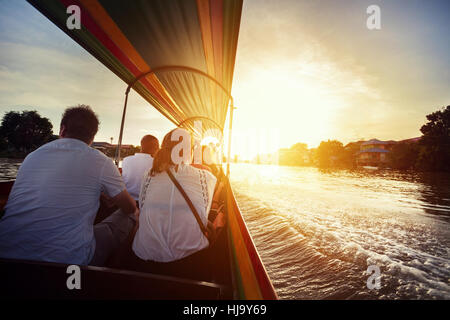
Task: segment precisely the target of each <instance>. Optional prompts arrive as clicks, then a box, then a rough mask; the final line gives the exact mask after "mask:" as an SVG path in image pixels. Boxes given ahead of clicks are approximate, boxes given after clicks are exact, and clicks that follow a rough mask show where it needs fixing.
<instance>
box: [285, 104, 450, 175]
mask: <svg viewBox="0 0 450 320" xmlns="http://www.w3.org/2000/svg"><path fill="white" fill-rule="evenodd" d="M426 119H427V122H426V123H425V124H424V125H423V126H422V127H421V128H420V131H421V133H422V136H421V137H420V139H419V140H418V141H416V142H403V143H402V142H400V143H396V144H395V145H393V147H392V149H391V150H390V152H389V153H387V161H386V166H387V167H390V168H392V169H399V170H409V169H411V170H418V171H447V172H450V106H447V107H444V108H441V109H440V110H437V111H435V112H433V113H431V114H429V115H427V116H426ZM280 151H281V150H280ZM282 151H283V152H280V153H279V163H280V164H281V165H291V166H308V165H314V166H318V167H320V168H355V167H356V166H357V162H356V160H357V154H358V151H360V143H357V142H351V143H349V144H347V145H346V146H344V145H343V143H342V142H340V141H338V140H328V141H322V142H321V143H320V145H319V146H318V147H317V148H315V149H308V148H307V145H306V144H304V143H297V144H295V145H293V146H292V147H291V148H290V149H288V150H282Z"/></svg>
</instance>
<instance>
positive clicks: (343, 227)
mask: <svg viewBox="0 0 450 320" xmlns="http://www.w3.org/2000/svg"><path fill="white" fill-rule="evenodd" d="M235 176H236V178H235V179H237V180H235V181H233V180H232V184H233V187H234V189H235V191H236V197H237V201H238V203H239V206H240V207H241V211H242V214H243V216H244V219H245V221H246V223H247V225H248V227H249V230H250V233H251V234H252V236H253V239H254V241H255V244H256V246H257V248H258V251H259V252H260V255H261V258H262V260H263V262H264V264H265V266H266V268H267V270H268V273H269V275H270V277H271V279H272V281H273V283H274V286H275V288H276V290H277V293H278V295H279V296H280V298H282V299H450V268H449V265H450V259H449V248H450V233H449V228H448V227H449V225H448V219H439V217H436V216H433V217H432V218H430V217H428V216H427V215H426V214H424V215H422V216H418V215H416V216H414V219H412V217H411V214H412V213H410V212H409V211H408V212H404V213H402V212H395V210H393V211H394V212H391V209H392V205H391V207H389V208H388V209H387V210H386V209H385V208H384V209H382V208H381V207H380V206H370V205H369V206H356V205H355V202H352V201H350V203H349V201H345V199H343V198H342V197H340V196H338V195H334V196H332V195H331V194H328V192H331V193H335V192H336V191H337V190H338V189H336V190H333V188H330V189H329V190H328V191H323V190H322V191H321V195H320V196H319V195H318V194H316V192H315V191H312V190H311V189H309V190H307V189H306V188H309V187H306V186H305V187H304V188H303V190H299V189H298V187H297V186H296V185H295V187H294V186H291V185H289V183H283V184H277V183H274V181H270V179H269V180H268V181H266V182H265V183H263V182H261V181H259V182H258V183H256V184H253V183H249V180H246V179H244V180H241V179H242V176H241V177H239V178H238V177H237V176H238V175H237V174H236V175H235ZM326 185H327V186H328V187H330V186H331V184H326ZM292 188H294V192H295V193H296V194H297V195H296V196H293V195H292V194H290V193H291V192H293V190H292ZM378 190H380V189H379V188H378ZM341 191H344V190H341ZM403 191H404V190H403ZM378 192H379V191H378ZM323 193H325V195H323ZM313 195H315V196H313ZM346 196H348V194H347V195H346ZM366 196H367V194H366ZM388 196H389V197H392V196H395V195H393V194H392V190H391V192H390V193H389V194H388ZM324 198H328V200H325V199H324ZM364 198H365V199H370V197H364ZM330 199H332V200H330ZM378 200H380V199H378ZM369 202H370V201H369ZM398 205H399V206H401V205H402V204H401V203H398ZM418 206H419V207H420V205H418ZM415 209H417V208H413V210H412V211H413V212H414V210H415ZM446 209H447V210H449V209H450V207H446ZM386 211H387V212H386ZM447 212H448V211H447ZM394 213H396V214H394ZM407 213H409V214H407ZM370 265H376V266H378V267H379V268H380V271H381V278H380V280H381V288H380V289H378V290H374V289H372V290H370V289H368V286H367V281H368V278H369V277H370V274H368V273H367V268H368V266H370Z"/></svg>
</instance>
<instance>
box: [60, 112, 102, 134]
mask: <svg viewBox="0 0 450 320" xmlns="http://www.w3.org/2000/svg"><path fill="white" fill-rule="evenodd" d="M99 124H100V122H99V121H98V118H97V115H96V114H95V112H94V111H92V109H91V107H90V106H87V105H84V104H81V105H78V106H76V107H70V108H67V109H66V110H65V111H64V114H63V116H62V119H61V127H62V126H64V127H65V129H66V136H67V137H68V138H74V139H78V140H81V141H84V142H86V143H90V142H91V141H92V140H93V139H94V137H95V135H96V134H97V131H98V126H99Z"/></svg>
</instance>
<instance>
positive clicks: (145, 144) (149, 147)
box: [141, 134, 159, 157]
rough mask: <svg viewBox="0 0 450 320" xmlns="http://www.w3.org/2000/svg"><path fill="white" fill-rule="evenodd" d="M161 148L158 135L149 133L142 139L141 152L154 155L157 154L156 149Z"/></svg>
mask: <svg viewBox="0 0 450 320" xmlns="http://www.w3.org/2000/svg"><path fill="white" fill-rule="evenodd" d="M158 149H159V141H158V139H157V138H156V137H154V136H152V135H150V134H148V135H145V136H143V137H142V139H141V152H142V153H148V154H149V155H151V156H152V157H154V156H155V154H156V151H158Z"/></svg>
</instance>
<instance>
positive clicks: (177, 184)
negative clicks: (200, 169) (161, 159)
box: [166, 170, 208, 239]
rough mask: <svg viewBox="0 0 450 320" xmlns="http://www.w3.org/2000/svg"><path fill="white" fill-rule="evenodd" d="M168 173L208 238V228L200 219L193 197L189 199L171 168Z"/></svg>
mask: <svg viewBox="0 0 450 320" xmlns="http://www.w3.org/2000/svg"><path fill="white" fill-rule="evenodd" d="M166 173H167V174H168V176H169V178H170V180H172V182H173V184H174V185H175V187H177V189H178V191H180V193H181V195H182V196H183V198H184V200H186V202H187V204H188V206H189V208H190V209H191V211H192V213H193V214H194V217H195V220H197V223H198V225H199V226H200V229H201V230H202V233H203V234H204V235H205V237H206V238H207V239H208V230H207V229H206V227H205V226H204V225H203V222H202V220H201V219H200V216H199V215H198V212H197V209H195V207H194V204H193V203H192V201H191V199H189V197H188V195H187V194H186V192H185V191H184V189H183V187H181V185H180V183H179V182H178V180H177V179H175V177H174V176H173V174H172V172H170V170H166Z"/></svg>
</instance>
